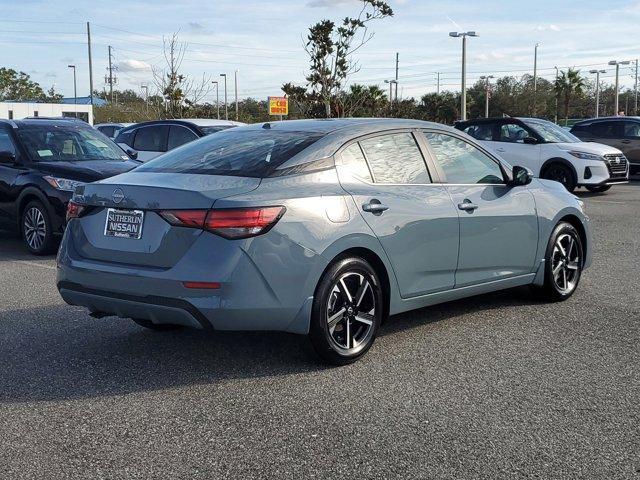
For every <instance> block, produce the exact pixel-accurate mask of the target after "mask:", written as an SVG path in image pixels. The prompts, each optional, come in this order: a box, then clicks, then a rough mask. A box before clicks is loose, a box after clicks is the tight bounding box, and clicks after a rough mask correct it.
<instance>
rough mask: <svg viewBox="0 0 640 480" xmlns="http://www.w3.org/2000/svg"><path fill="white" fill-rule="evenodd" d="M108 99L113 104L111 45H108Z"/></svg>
mask: <svg viewBox="0 0 640 480" xmlns="http://www.w3.org/2000/svg"><path fill="white" fill-rule="evenodd" d="M109 97H110V98H111V103H113V66H112V65H111V45H109Z"/></svg>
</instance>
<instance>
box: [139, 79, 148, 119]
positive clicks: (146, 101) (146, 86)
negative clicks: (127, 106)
mask: <svg viewBox="0 0 640 480" xmlns="http://www.w3.org/2000/svg"><path fill="white" fill-rule="evenodd" d="M140 88H144V105H145V110H146V112H147V113H149V86H148V85H140Z"/></svg>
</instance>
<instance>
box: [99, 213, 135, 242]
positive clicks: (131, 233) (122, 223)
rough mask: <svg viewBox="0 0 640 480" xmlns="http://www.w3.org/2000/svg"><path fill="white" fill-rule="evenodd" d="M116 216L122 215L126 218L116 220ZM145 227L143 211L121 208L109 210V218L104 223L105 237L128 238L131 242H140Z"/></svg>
mask: <svg viewBox="0 0 640 480" xmlns="http://www.w3.org/2000/svg"><path fill="white" fill-rule="evenodd" d="M116 215H121V216H123V217H126V218H122V217H115V218H114V216H116ZM138 219H139V220H138ZM118 226H119V227H118ZM143 226H144V211H143V210H124V209H119V208H108V209H107V217H106V219H105V222H104V235H105V237H115V238H127V239H129V240H140V239H141V238H142V227H143Z"/></svg>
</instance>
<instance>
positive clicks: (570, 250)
mask: <svg viewBox="0 0 640 480" xmlns="http://www.w3.org/2000/svg"><path fill="white" fill-rule="evenodd" d="M583 265H584V249H583V246H582V240H581V239H580V235H579V234H578V232H577V230H576V229H575V227H574V226H573V225H571V224H570V223H567V222H560V223H559V224H558V225H557V226H556V228H554V230H553V233H552V235H551V238H550V239H549V244H548V245H547V251H546V254H545V278H544V285H543V286H542V287H540V288H538V291H539V293H540V294H541V296H542V297H543V298H544V299H545V300H548V301H555V302H557V301H562V300H566V299H567V298H569V297H570V296H571V295H573V292H575V290H576V288H577V287H578V283H579V282H580V277H581V275H582V266H583Z"/></svg>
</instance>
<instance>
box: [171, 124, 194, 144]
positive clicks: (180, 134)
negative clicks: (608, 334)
mask: <svg viewBox="0 0 640 480" xmlns="http://www.w3.org/2000/svg"><path fill="white" fill-rule="evenodd" d="M197 138H198V136H197V135H196V134H195V133H193V132H192V131H191V130H189V129H188V128H186V127H181V126H179V125H171V128H170V129H169V140H168V142H167V150H173V149H174V148H176V147H179V146H180V145H184V144H185V143H189V142H193V141H194V140H196V139H197Z"/></svg>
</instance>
